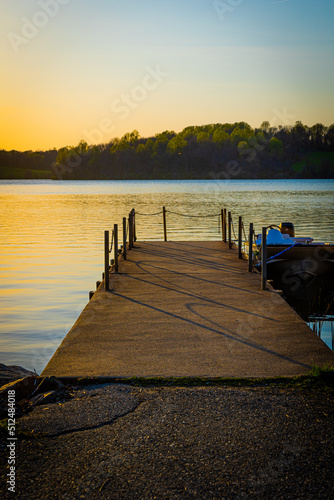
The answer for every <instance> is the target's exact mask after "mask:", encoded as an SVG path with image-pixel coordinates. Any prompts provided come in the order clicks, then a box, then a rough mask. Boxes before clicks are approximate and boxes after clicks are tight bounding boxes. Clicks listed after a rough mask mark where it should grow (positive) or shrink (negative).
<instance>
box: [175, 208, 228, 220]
mask: <svg viewBox="0 0 334 500" xmlns="http://www.w3.org/2000/svg"><path fill="white" fill-rule="evenodd" d="M166 212H167V213H169V214H173V215H179V216H180V217H190V218H196V219H197V218H203V219H204V218H209V217H220V214H210V215H190V214H180V213H178V212H173V211H172V210H166Z"/></svg>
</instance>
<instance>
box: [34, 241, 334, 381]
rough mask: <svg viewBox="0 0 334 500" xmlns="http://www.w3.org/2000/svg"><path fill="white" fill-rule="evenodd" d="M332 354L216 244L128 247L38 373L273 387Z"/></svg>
mask: <svg viewBox="0 0 334 500" xmlns="http://www.w3.org/2000/svg"><path fill="white" fill-rule="evenodd" d="M313 363H316V364H318V365H321V366H322V365H323V364H324V363H326V364H330V365H333V366H334V353H333V352H332V351H331V350H330V349H329V348H328V347H327V346H326V345H325V344H324V342H322V341H321V340H320V339H319V338H318V337H317V336H316V335H315V333H313V332H312V331H311V329H310V328H309V327H308V326H307V324H306V323H305V322H304V321H303V320H302V319H301V318H300V317H299V316H298V315H297V313H295V312H294V311H293V309H292V308H290V306H289V305H288V304H287V303H286V302H285V301H284V300H283V299H282V298H281V297H280V295H279V294H278V293H277V292H275V291H274V290H272V289H269V290H261V276H260V275H259V274H256V273H250V272H248V266H247V262H246V261H245V260H238V258H237V250H236V249H235V248H232V249H229V247H228V244H226V243H224V242H222V241H210V242H207V241H206V242H205V241H203V242H202V241H193V242H192V241H183V242H137V243H136V244H135V248H133V249H132V250H130V251H129V252H128V254H127V260H126V261H124V260H122V259H121V260H120V262H119V274H114V273H111V274H110V291H105V290H104V287H103V284H102V285H101V286H100V287H99V289H98V290H97V292H96V293H95V294H94V296H93V298H92V299H91V300H90V302H89V303H88V305H87V306H86V308H85V309H84V310H83V312H82V313H81V315H80V317H79V318H78V320H77V322H76V323H75V325H74V326H73V328H72V329H71V330H70V332H69V333H68V334H67V336H66V338H65V339H64V340H63V342H62V344H61V345H60V347H59V348H58V350H57V351H56V353H55V354H54V356H53V357H52V359H51V360H50V362H49V363H48V365H47V366H46V368H45V370H44V371H43V373H42V375H43V376H51V375H55V376H58V377H130V376H139V377H151V376H161V377H168V376H175V377H177V376H178V377H181V376H189V377H276V376H294V375H299V374H304V373H307V372H308V371H309V370H310V368H311V365H312V364H313Z"/></svg>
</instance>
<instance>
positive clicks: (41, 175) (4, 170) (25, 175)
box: [0, 167, 51, 179]
mask: <svg viewBox="0 0 334 500" xmlns="http://www.w3.org/2000/svg"><path fill="white" fill-rule="evenodd" d="M50 178H51V173H50V171H49V170H30V169H25V168H9V167H0V179H50Z"/></svg>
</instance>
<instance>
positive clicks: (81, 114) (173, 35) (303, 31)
mask: <svg viewBox="0 0 334 500" xmlns="http://www.w3.org/2000/svg"><path fill="white" fill-rule="evenodd" d="M0 5H1V12H2V17H1V20H0V36H1V40H2V43H1V47H2V49H1V67H2V68H5V71H3V72H2V76H1V78H0V89H1V93H0V113H1V121H0V123H1V125H0V126H1V131H0V132H1V134H0V139H1V142H2V144H0V148H5V149H11V148H16V149H44V148H52V147H57V148H58V147H61V146H65V145H75V144H77V143H78V142H79V141H80V140H81V139H85V140H87V141H88V142H107V141H109V140H110V139H111V138H112V137H120V136H122V135H123V134H124V133H125V132H128V131H131V130H133V129H137V130H138V131H139V133H140V134H141V135H142V136H144V137H147V136H149V135H153V134H155V133H157V132H161V131H163V130H166V129H168V130H175V131H180V130H182V129H183V128H184V127H186V126H188V125H196V124H197V125H201V124H206V123H217V122H235V121H247V122H248V123H249V124H250V125H252V126H259V125H260V124H261V123H262V121H264V120H268V121H269V122H270V123H271V124H272V125H279V124H283V125H290V124H294V123H295V121H296V120H301V121H302V122H303V123H305V124H307V125H313V124H314V123H317V122H321V123H324V124H325V125H330V124H331V123H333V122H334V113H333V111H334V99H333V97H334V90H333V89H334V85H333V81H334V78H333V76H334V69H333V68H334V65H333V62H334V50H333V49H334V30H333V24H334V23H333V21H334V2H332V1H330V0H326V1H325V0H320V1H317V2H315V1H309V0H304V1H303V0H288V1H275V0H274V1H272V0H221V1H220V0H177V1H176V0H142V1H141V2H139V1H134V0H125V1H117V0H109V1H107V0H36V1H35V0H11V1H10V2H9V1H5V0H3V1H0ZM28 25H29V26H28ZM27 26H28V27H27ZM29 30H30V31H29ZM152 75H153V76H152ZM154 75H155V76H154Z"/></svg>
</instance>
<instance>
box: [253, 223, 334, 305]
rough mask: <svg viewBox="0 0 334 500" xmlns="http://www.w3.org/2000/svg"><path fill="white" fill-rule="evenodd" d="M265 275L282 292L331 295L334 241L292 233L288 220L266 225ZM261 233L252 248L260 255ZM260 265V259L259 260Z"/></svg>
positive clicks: (305, 296) (333, 289)
mask: <svg viewBox="0 0 334 500" xmlns="http://www.w3.org/2000/svg"><path fill="white" fill-rule="evenodd" d="M266 242H267V275H268V279H271V280H273V282H274V286H275V288H279V289H281V290H283V292H284V293H285V295H286V296H288V297H293V298H299V299H307V300H310V299H312V298H313V297H314V296H317V295H318V294H320V293H326V294H331V293H333V296H334V245H333V244H331V243H324V242H317V241H314V239H313V238H311V237H306V236H301V237H296V236H295V231H294V226H293V224H292V223H290V222H286V223H282V224H280V226H274V225H272V226H269V227H268V228H267V238H266ZM261 246H262V237H261V235H257V236H256V239H255V245H254V247H255V248H254V250H255V253H257V254H258V255H259V256H261V251H260V250H261ZM260 265H261V261H260Z"/></svg>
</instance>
